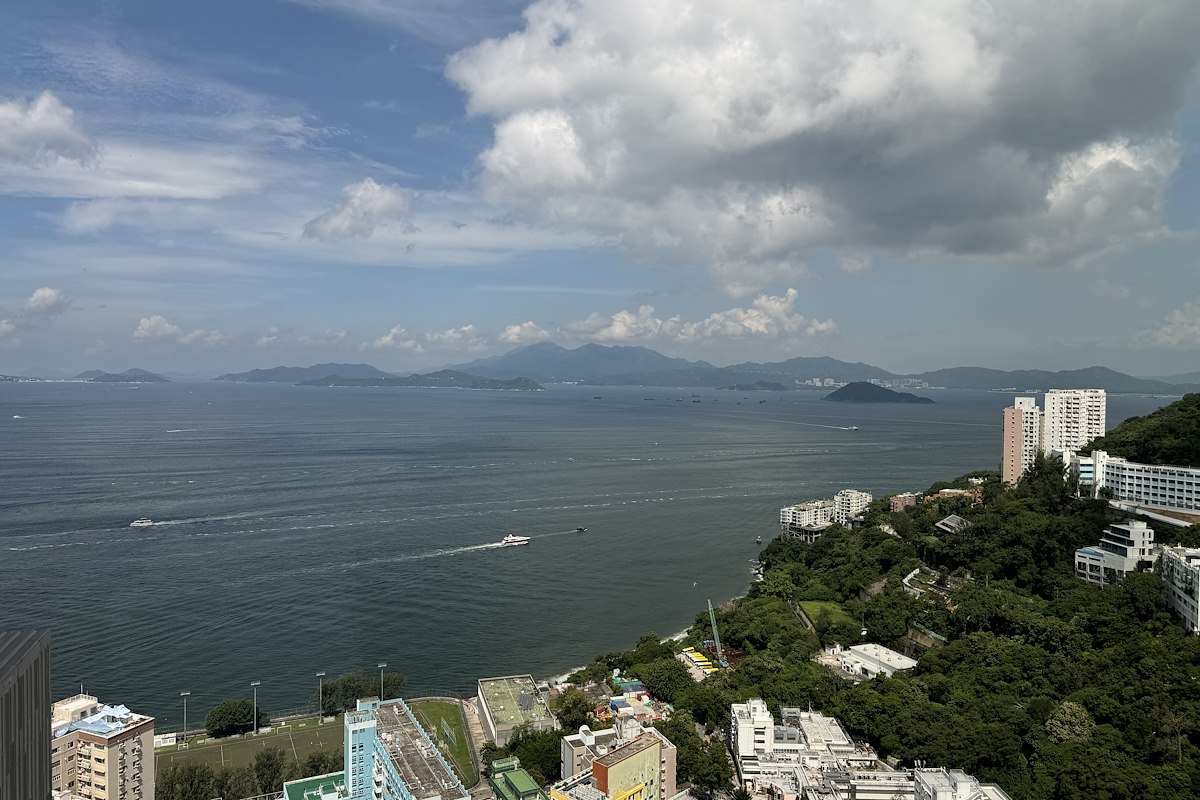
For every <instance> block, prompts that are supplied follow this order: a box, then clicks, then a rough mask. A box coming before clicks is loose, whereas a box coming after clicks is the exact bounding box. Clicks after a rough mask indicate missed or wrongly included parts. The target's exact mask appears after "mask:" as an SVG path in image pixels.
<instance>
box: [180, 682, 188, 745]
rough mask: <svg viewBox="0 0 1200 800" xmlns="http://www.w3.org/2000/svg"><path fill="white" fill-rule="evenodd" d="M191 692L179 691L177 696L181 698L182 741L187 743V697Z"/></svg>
mask: <svg viewBox="0 0 1200 800" xmlns="http://www.w3.org/2000/svg"><path fill="white" fill-rule="evenodd" d="M190 694H191V692H190V691H187V692H180V693H179V696H180V697H182V698H183V743H184V745H187V699H188V695H190Z"/></svg>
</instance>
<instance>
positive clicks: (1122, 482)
mask: <svg viewBox="0 0 1200 800" xmlns="http://www.w3.org/2000/svg"><path fill="white" fill-rule="evenodd" d="M1071 469H1072V470H1073V471H1074V472H1075V473H1076V474H1077V475H1078V476H1079V488H1080V491H1081V492H1085V491H1086V492H1088V493H1090V494H1092V495H1093V496H1096V497H1103V496H1111V497H1112V498H1113V499H1115V500H1126V501H1129V502H1132V503H1136V504H1137V505H1142V506H1150V507H1152V508H1165V509H1171V510H1176V511H1187V512H1200V469H1197V468H1195V467H1176V466H1171V465H1164V464H1139V463H1137V462H1135V461H1126V460H1125V459H1124V458H1120V457H1118V456H1110V455H1109V454H1108V453H1106V452H1105V451H1103V450H1095V451H1093V452H1092V454H1091V455H1090V456H1080V455H1073V456H1072V457H1071Z"/></svg>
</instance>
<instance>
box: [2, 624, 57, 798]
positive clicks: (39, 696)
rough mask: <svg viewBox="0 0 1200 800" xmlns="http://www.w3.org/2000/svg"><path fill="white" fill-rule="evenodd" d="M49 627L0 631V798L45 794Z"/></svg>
mask: <svg viewBox="0 0 1200 800" xmlns="http://www.w3.org/2000/svg"><path fill="white" fill-rule="evenodd" d="M49 718H50V632H49V631H0V797H2V798H8V797H14V798H25V797H28V798H31V800H47V799H48V798H49V797H50V740H49V739H48V738H47V737H46V720H48V719H49Z"/></svg>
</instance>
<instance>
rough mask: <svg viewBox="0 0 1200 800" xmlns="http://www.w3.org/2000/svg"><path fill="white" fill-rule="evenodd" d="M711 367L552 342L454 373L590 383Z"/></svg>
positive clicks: (637, 351)
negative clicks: (634, 373) (598, 379)
mask: <svg viewBox="0 0 1200 800" xmlns="http://www.w3.org/2000/svg"><path fill="white" fill-rule="evenodd" d="M691 367H707V368H710V369H715V368H714V367H713V366H712V364H709V363H707V362H705V361H688V360H686V359H683V358H670V357H669V356H664V355H663V354H662V353H659V352H657V351H654V350H651V349H649V348H647V347H625V346H621V345H614V346H612V347H606V346H604V345H599V344H585V345H583V346H582V347H577V348H575V349H574V350H568V349H566V348H565V347H560V346H558V345H556V344H554V343H552V342H538V343H537V344H531V345H529V346H527V347H522V348H519V349H517V350H513V351H510V352H508V353H505V354H504V355H501V356H492V357H491V358H482V359H479V360H477V361H472V362H470V363H467V364H460V365H457V366H453V367H451V368H450V369H453V370H457V371H461V372H467V373H470V374H472V375H481V376H484V377H488V378H516V377H520V376H522V375H525V376H529V377H531V378H533V379H535V380H540V381H549V382H567V381H587V380H591V379H595V378H600V377H604V376H607V375H620V374H624V373H633V372H653V371H658V370H674V369H686V368H691Z"/></svg>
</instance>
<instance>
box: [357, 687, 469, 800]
mask: <svg viewBox="0 0 1200 800" xmlns="http://www.w3.org/2000/svg"><path fill="white" fill-rule="evenodd" d="M343 725H344V726H345V733H346V735H345V751H344V755H343V761H344V767H345V786H346V796H347V797H348V798H349V800H469V798H470V792H468V791H467V789H466V787H465V786H463V785H462V782H461V781H459V780H458V778H457V777H456V776H455V774H454V770H453V769H451V768H450V765H449V764H448V763H447V762H446V760H445V759H444V758H443V757H442V754H441V753H440V752H439V751H438V747H437V744H436V743H435V742H434V741H433V739H432V738H430V736H429V734H428V733H426V731H425V730H424V729H423V728H422V727H421V725H420V723H418V722H417V718H416V717H415V716H413V713H412V710H411V709H409V707H408V704H407V703H405V702H404V701H403V700H400V699H396V700H384V701H380V700H379V699H378V698H375V697H368V698H366V699H363V700H359V701H358V706H357V708H356V709H355V710H354V711H350V712H347V713H346V716H345V720H344V722H343Z"/></svg>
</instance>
